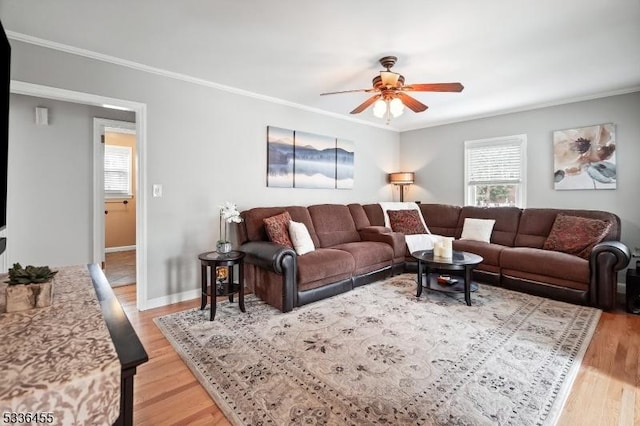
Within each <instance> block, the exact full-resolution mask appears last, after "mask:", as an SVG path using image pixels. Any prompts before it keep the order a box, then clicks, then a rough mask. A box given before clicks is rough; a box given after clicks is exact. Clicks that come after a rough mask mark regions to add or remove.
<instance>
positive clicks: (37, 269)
mask: <svg viewBox="0 0 640 426" xmlns="http://www.w3.org/2000/svg"><path fill="white" fill-rule="evenodd" d="M57 273H58V271H52V270H51V269H49V267H48V266H31V265H28V266H27V267H26V268H23V267H22V265H20V264H19V263H14V264H13V268H9V281H7V283H9V285H19V284H39V283H46V282H47V281H51V279H52V278H53V277H54V276H55V275H56V274H57Z"/></svg>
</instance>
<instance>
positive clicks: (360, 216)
mask: <svg viewBox="0 0 640 426" xmlns="http://www.w3.org/2000/svg"><path fill="white" fill-rule="evenodd" d="M347 207H349V212H351V217H352V218H353V221H354V223H355V224H356V229H357V230H358V231H359V230H361V229H362V228H367V227H369V226H371V222H370V221H369V218H368V217H367V213H366V211H365V210H364V207H363V206H362V204H356V203H352V204H349V205H347Z"/></svg>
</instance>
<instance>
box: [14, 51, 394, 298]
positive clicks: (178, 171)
mask: <svg viewBox="0 0 640 426" xmlns="http://www.w3.org/2000/svg"><path fill="white" fill-rule="evenodd" d="M11 45H12V49H13V50H12V55H13V56H12V64H11V65H12V75H11V77H12V79H13V80H18V81H25V82H29V83H35V84H41V85H45V86H52V87H57V88H63V89H69V90H74V91H79V92H86V93H92V94H97V95H102V96H108V97H113V98H118V99H125V100H130V101H136V102H141V103H145V104H147V114H148V115H147V118H148V126H147V170H148V173H147V177H148V183H149V185H148V187H147V188H140V190H141V191H146V194H147V197H148V198H147V199H148V200H149V202H148V206H147V207H148V213H147V217H146V222H147V226H148V252H147V255H148V267H147V280H148V297H149V299H154V298H163V297H165V296H168V295H171V294H177V293H181V292H184V291H187V290H193V289H196V288H197V287H198V285H199V269H198V264H197V261H196V260H197V254H198V253H200V252H203V251H206V250H211V249H212V248H213V247H214V243H215V241H216V239H217V237H218V235H217V234H218V226H217V215H218V206H219V205H220V204H222V203H223V202H224V201H227V200H228V201H232V202H235V203H237V204H238V207H239V208H240V209H246V208H249V207H254V206H273V205H286V204H301V205H308V204H315V203H347V202H363V203H364V202H375V201H379V200H389V199H391V197H392V188H391V186H390V185H388V184H387V183H386V173H387V172H391V171H395V170H396V169H397V167H398V165H399V157H398V154H399V139H400V138H399V135H398V134H397V133H395V132H391V131H387V130H383V129H379V128H373V127H370V126H365V125H361V124H357V123H353V122H349V121H346V120H341V119H336V118H332V117H328V116H325V115H320V114H315V113H312V112H308V111H303V110H299V109H295V108H291V107H288V106H284V105H278V104H274V103H269V102H265V101H262V100H258V99H253V98H249V97H244V96H239V95H235V94H232V93H228V92H224V91H220V90H216V89H213V88H209V87H204V86H201V85H196V84H192V83H187V82H183V81H178V80H174V79H170V78H166V77H163V76H160V75H155V74H150V73H145V72H141V71H137V70H132V69H129V68H124V67H121V66H117V65H113V64H108V63H104V62H100V61H96V60H92V59H88V58H84V57H79V56H75V55H71V54H67V53H62V52H59V51H54V50H51V49H47V48H43V47H38V46H34V45H30V44H25V43H21V42H16V41H11ZM268 125H272V126H278V127H284V128H289V129H295V130H303V131H307V132H312V133H319V134H324V135H329V136H337V137H340V138H343V139H348V140H352V141H354V143H355V149H356V153H355V162H356V164H355V172H354V174H355V183H354V189H353V190H306V189H281V188H267V187H266V153H267V149H266V128H267V126H268ZM10 155H11V154H10ZM10 161H12V159H11V157H10ZM83 173H84V174H85V175H86V179H87V183H86V184H87V188H89V186H88V185H89V181H90V176H91V171H90V168H86V169H84V171H83ZM42 179H44V178H42ZM38 182H41V181H40V180H36V182H34V181H33V180H31V181H29V182H13V184H12V183H11V182H10V183H9V185H10V188H9V190H10V191H14V192H15V191H25V192H28V191H30V190H31V189H32V188H33V187H34V186H36V185H38ZM152 184H162V185H163V197H162V198H152V197H151V185H152ZM12 185H13V186H12ZM82 197H86V199H85V200H84V201H83V202H86V203H87V204H89V203H90V195H89V194H88V193H86V191H85V193H83V194H82ZM12 209H14V211H12ZM15 209H20V207H19V206H14V205H11V204H9V206H8V210H9V212H8V214H11V215H13V217H17V216H19V215H20V214H22V212H21V211H15ZM58 214H61V215H62V214H64V213H62V212H60V213H58ZM42 220H43V221H45V213H44V212H43V216H42ZM10 226H11V223H8V225H7V228H8V230H9V227H10ZM25 232H30V231H28V230H25ZM12 235H15V234H12ZM48 235H50V234H46V233H45V234H43V235H41V238H45V237H47V236H48ZM20 237H21V236H20V235H15V236H14V237H13V238H20ZM83 240H84V238H83ZM83 247H84V248H83V250H86V251H87V252H88V251H89V247H90V241H83ZM49 263H51V262H49Z"/></svg>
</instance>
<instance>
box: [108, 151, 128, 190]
mask: <svg viewBox="0 0 640 426" xmlns="http://www.w3.org/2000/svg"><path fill="white" fill-rule="evenodd" d="M104 195H105V198H128V197H130V196H131V147H128V146H117V145H105V146H104Z"/></svg>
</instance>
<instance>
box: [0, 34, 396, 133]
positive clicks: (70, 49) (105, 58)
mask: <svg viewBox="0 0 640 426" xmlns="http://www.w3.org/2000/svg"><path fill="white" fill-rule="evenodd" d="M6 34H7V37H8V38H10V39H11V40H15V41H19V42H22V43H27V44H32V45H35V46H40V47H45V48H48V49H52V50H57V51H60V52H65V53H69V54H72V55H77V56H82V57H85V58H89V59H94V60H97V61H101V62H107V63H110V64H114V65H119V66H122V67H126V68H130V69H134V70H137V71H142V72H146V73H150V74H156V75H160V76H163V77H167V78H171V79H174V80H180V81H184V82H187V83H192V84H197V85H200V86H204V87H209V88H212V89H216V90H221V91H224V92H228V93H233V94H235V95H240V96H245V97H248V98H253V99H257V100H260V101H264V102H270V103H273V104H277V105H283V106H287V107H290V108H295V109H299V110H303V111H307V112H312V113H315V114H320V115H324V116H327V117H331V118H337V119H340V120H345V121H349V122H351V123H356V124H362V125H365V126H369V127H376V128H379V129H384V130H390V131H394V132H397V133H399V132H400V129H398V128H396V127H393V126H389V125H387V124H379V123H372V122H370V121H366V120H361V119H358V118H354V117H349V116H345V115H342V114H337V113H335V112H331V111H326V110H323V109H319V108H313V107H309V106H306V105H302V104H298V103H295V102H291V101H287V100H284V99H280V98H276V97H273V96H267V95H262V94H260V93H255V92H250V91H248V90H244V89H239V88H237V87H232V86H227V85H224V84H220V83H216V82H214V81H209V80H205V79H203V78H199V77H193V76H190V75H188V74H182V73H177V72H173V71H169V70H165V69H162V68H157V67H152V66H149V65H145V64H142V63H139V62H134V61H130V60H128V59H123V58H118V57H116V56H111V55H105V54H103V53H98V52H94V51H92V50H87V49H82V48H79V47H75V46H70V45H67V44H63V43H58V42H55V41H51V40H46V39H42V38H39V37H34V36H30V35H28V34H23V33H18V32H15V31H9V30H6Z"/></svg>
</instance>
